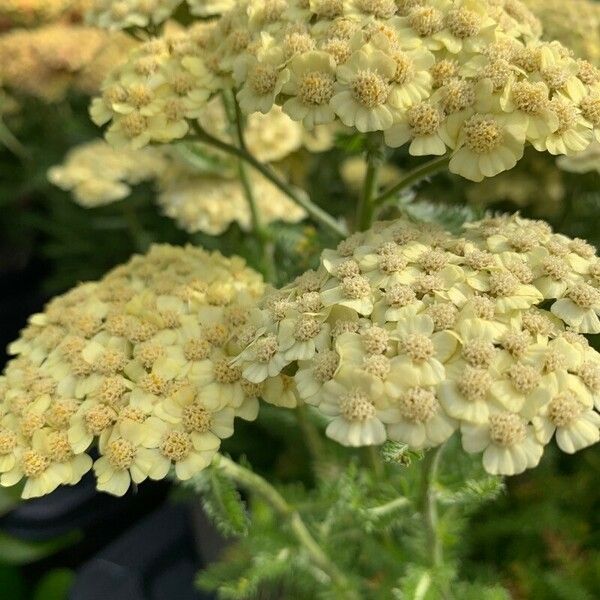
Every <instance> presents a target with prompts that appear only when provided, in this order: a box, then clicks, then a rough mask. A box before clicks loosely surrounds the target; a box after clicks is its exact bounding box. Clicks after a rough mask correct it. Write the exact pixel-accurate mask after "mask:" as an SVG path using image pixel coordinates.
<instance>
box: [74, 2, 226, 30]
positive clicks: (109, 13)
mask: <svg viewBox="0 0 600 600" xmlns="http://www.w3.org/2000/svg"><path fill="white" fill-rule="evenodd" d="M90 4H91V5H90V7H89V9H88V10H87V11H86V14H85V18H86V21H87V22H88V23H89V24H90V25H96V26H98V27H102V28H103V29H129V28H132V27H139V28H147V27H149V26H157V25H160V24H161V23H163V22H164V21H166V20H167V19H169V18H170V17H171V16H172V15H173V13H174V12H175V11H176V10H177V9H178V8H179V6H181V5H182V4H183V0H118V1H117V2H115V1H113V0H92V1H91V3H90ZM234 4H235V2H234V0H187V5H188V7H189V10H190V12H191V14H193V15H197V16H200V17H208V16H212V15H216V14H219V13H221V12H224V11H226V10H229V9H230V8H232V7H233V6H234Z"/></svg>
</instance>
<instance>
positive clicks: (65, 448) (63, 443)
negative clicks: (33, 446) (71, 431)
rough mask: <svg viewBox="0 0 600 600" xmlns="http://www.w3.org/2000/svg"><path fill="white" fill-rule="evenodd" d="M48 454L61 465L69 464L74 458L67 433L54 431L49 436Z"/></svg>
mask: <svg viewBox="0 0 600 600" xmlns="http://www.w3.org/2000/svg"><path fill="white" fill-rule="evenodd" d="M48 454H49V455H50V458H51V459H52V460H53V461H55V462H59V463H63V462H67V461H68V460H70V459H71V458H72V457H73V451H72V450H71V446H70V444H69V438H68V436H67V432H66V431H52V432H50V433H49V434H48Z"/></svg>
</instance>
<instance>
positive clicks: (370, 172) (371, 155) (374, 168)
mask: <svg viewBox="0 0 600 600" xmlns="http://www.w3.org/2000/svg"><path fill="white" fill-rule="evenodd" d="M367 144H368V148H367V173H366V176H365V181H364V186H363V192H362V195H361V197H360V202H359V204H358V211H357V217H356V228H357V229H358V230H359V231H365V230H367V229H369V227H371V225H372V223H373V214H374V211H375V205H374V203H373V200H374V199H375V196H376V195H377V190H378V174H379V167H380V166H381V162H382V152H381V142H380V140H379V139H377V141H375V140H374V139H369V140H368V142H367Z"/></svg>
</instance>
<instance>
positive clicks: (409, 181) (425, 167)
mask: <svg viewBox="0 0 600 600" xmlns="http://www.w3.org/2000/svg"><path fill="white" fill-rule="evenodd" d="M449 162H450V156H448V155H444V156H438V157H437V158H434V159H433V160H430V161H428V162H426V163H425V164H422V165H419V166H418V167H416V168H414V169H413V170H412V171H408V173H406V175H405V176H404V177H403V178H402V179H401V180H400V181H399V182H398V183H396V184H394V185H393V186H392V187H390V188H388V189H387V190H386V191H385V192H383V193H382V194H381V195H379V196H378V197H377V198H375V199H374V200H373V204H374V205H375V206H381V205H382V204H383V203H384V202H386V201H387V200H389V199H390V198H393V197H394V196H396V195H397V194H398V193H399V192H402V191H404V190H406V189H408V188H410V187H412V186H413V185H415V184H416V183H419V182H420V181H422V180H423V179H425V178H426V177H430V176H431V175H434V174H435V173H438V172H439V171H443V170H444V169H445V168H446V167H447V166H448V163H449Z"/></svg>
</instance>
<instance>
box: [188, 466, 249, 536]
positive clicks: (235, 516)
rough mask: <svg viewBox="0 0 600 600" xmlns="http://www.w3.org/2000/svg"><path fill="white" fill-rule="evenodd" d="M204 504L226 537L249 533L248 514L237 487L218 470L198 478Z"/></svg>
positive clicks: (209, 471) (206, 472)
mask: <svg viewBox="0 0 600 600" xmlns="http://www.w3.org/2000/svg"><path fill="white" fill-rule="evenodd" d="M197 485H198V490H199V491H200V492H201V494H202V504H203V507H204V510H205V511H206V513H207V514H208V516H209V517H210V518H211V519H212V520H213V522H214V523H215V525H216V526H217V528H218V529H219V531H220V532H221V533H222V534H223V535H226V536H234V535H246V534H247V533H248V524H249V519H248V514H247V511H246V507H245V505H244V503H243V502H242V499H241V496H240V494H239V492H238V490H237V488H236V487H235V485H234V484H233V483H232V482H231V481H230V480H229V479H228V478H227V477H225V476H224V475H223V474H222V473H221V472H220V471H219V470H218V469H208V470H207V471H205V472H204V473H202V477H201V478H197Z"/></svg>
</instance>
